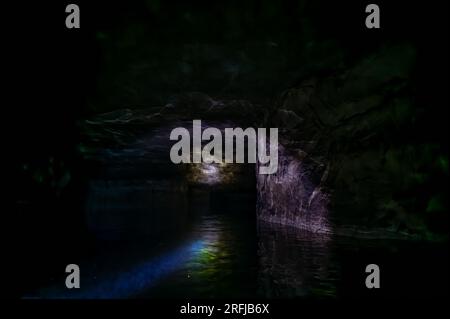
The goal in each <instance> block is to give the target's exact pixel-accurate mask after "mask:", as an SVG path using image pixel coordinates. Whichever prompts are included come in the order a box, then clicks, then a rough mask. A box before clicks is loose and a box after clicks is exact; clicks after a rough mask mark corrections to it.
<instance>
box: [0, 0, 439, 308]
mask: <svg viewBox="0 0 450 319" xmlns="http://www.w3.org/2000/svg"><path fill="white" fill-rule="evenodd" d="M78 2H79V3H80V8H82V12H83V22H82V27H81V29H80V32H71V33H68V32H67V30H65V29H64V28H63V26H61V28H60V29H58V28H54V27H53V25H54V24H55V23H56V22H55V21H56V20H57V18H56V17H59V15H57V14H56V13H57V12H58V10H59V9H60V8H59V7H52V6H51V5H50V4H42V7H39V8H36V10H37V11H39V10H41V11H42V10H47V11H49V12H52V13H55V14H54V15H52V18H51V19H48V20H46V21H44V22H43V23H39V24H36V25H37V27H36V28H35V29H33V30H32V31H29V30H27V32H25V30H22V29H20V30H18V31H19V32H21V33H23V37H22V38H21V40H20V41H24V40H26V43H27V44H26V45H25V48H24V49H22V50H20V52H19V53H18V57H19V58H20V59H21V60H22V63H21V64H20V65H18V66H17V70H16V72H15V73H14V75H13V76H12V77H11V81H12V82H18V83H20V85H19V86H20V88H21V89H20V90H19V89H18V90H17V91H13V92H12V93H13V95H15V97H16V98H15V101H16V102H15V104H14V107H13V108H12V109H13V110H12V111H11V112H12V115H11V116H8V118H9V119H11V121H12V127H13V128H12V129H11V131H10V133H9V134H11V135H13V136H14V142H13V143H12V144H13V145H12V147H11V154H13V155H12V156H13V161H14V163H15V164H14V166H13V167H14V174H15V176H17V178H16V181H15V183H14V185H13V196H12V199H13V201H14V204H13V207H14V214H15V216H17V219H18V224H19V225H20V227H17V229H18V231H17V232H16V233H15V234H13V235H11V237H12V240H13V241H17V243H18V249H17V251H18V252H19V253H16V254H17V257H16V260H18V263H17V265H18V266H17V267H16V268H17V270H18V272H20V273H22V276H23V278H22V279H21V284H20V285H17V286H16V288H15V289H16V290H17V295H18V296H19V297H20V298H25V299H28V298H33V299H34V298H43V299H46V298H49V299H53V298H56V299H59V298H62V299H65V298H69V299H70V298H73V299H105V298H106V299H108V298H113V299H115V298H133V297H137V298H158V299H159V298H163V299H164V298H230V297H233V298H254V297H258V298H339V297H375V298H378V297H380V298H383V297H397V296H407V297H424V296H442V295H445V294H448V287H444V286H440V287H437V286H436V282H437V281H442V280H444V281H445V280H447V281H448V275H446V274H447V271H446V270H445V269H447V268H448V252H447V251H446V247H447V244H448V199H447V194H446V190H447V187H448V144H447V143H448V137H447V132H444V128H446V127H447V120H448V119H447V116H448V108H446V107H444V106H445V105H447V104H446V103H445V102H448V93H447V92H448V89H447V87H448V73H447V74H444V73H443V72H442V74H440V75H439V76H438V75H436V74H435V72H436V70H441V69H442V70H443V69H446V70H448V62H447V59H446V57H447V56H448V46H447V45H448V43H447V42H445V43H444V47H443V48H442V47H441V46H440V45H442V43H440V44H439V43H437V42H434V41H433V40H432V39H431V38H429V36H428V34H430V33H432V31H433V30H442V29H444V27H445V23H444V22H443V21H441V19H432V18H431V16H432V15H431V14H430V12H428V11H431V9H424V8H422V7H421V8H418V7H415V6H412V5H409V4H407V3H406V1H400V2H398V3H396V4H392V3H388V2H387V1H382V3H381V4H380V6H381V7H383V8H384V12H386V13H385V15H384V16H383V20H382V21H383V26H384V27H383V28H382V29H381V30H370V31H371V32H367V30H365V29H363V28H362V27H361V26H360V24H361V21H363V20H361V17H360V14H359V13H358V12H364V5H365V4H362V3H361V2H358V1H349V2H348V3H347V2H346V3H345V4H343V3H339V4H333V3H327V5H326V9H324V8H323V6H324V5H323V4H319V3H316V2H315V1H307V0H298V1H294V0H286V1H274V2H270V1H259V0H253V1H249V2H248V3H242V2H241V1H227V2H226V3H221V4H218V3H210V2H207V1H194V3H193V4H187V3H185V2H183V1H174V2H173V3H172V4H170V5H169V4H168V3H166V2H161V1H156V0H147V1H131V2H130V3H128V2H127V5H125V2H123V3H122V4H113V3H109V2H108V3H107V2H106V1H98V2H96V3H95V4H93V3H92V2H87V1H78ZM443 11H445V10H443ZM39 12H40V11H39ZM358 14H359V15H358ZM400 14H401V15H402V16H409V17H411V19H412V20H413V21H423V19H422V18H421V17H422V16H423V15H425V17H426V18H424V19H425V20H426V22H427V23H425V24H421V25H420V26H417V25H416V24H413V25H411V26H408V25H406V24H400V23H397V22H396V20H395V19H396V17H398V16H399V15H400ZM26 15H27V17H28V14H26ZM340 17H345V18H340ZM29 19H30V21H34V19H36V18H33V17H32V16H30V17H29ZM443 24H444V27H443V26H442V25H443ZM422 29H425V30H427V31H430V32H423V30H422ZM372 31H374V32H372ZM441 40H442V39H441ZM18 42H19V40H17V39H14V40H13V42H12V44H13V45H14V44H17V43H18ZM31 51H32V52H33V55H32V56H29V52H31ZM29 74H31V75H29ZM44 75H45V76H44ZM25 87H26V88H27V89H26V94H24V93H23V88H25ZM24 114H26V116H24ZM195 119H201V121H202V124H203V125H204V126H205V127H207V126H211V127H217V128H219V129H221V130H223V129H225V128H232V127H242V128H247V127H252V128H258V127H265V128H270V127H276V128H279V149H278V165H279V166H278V171H277V172H276V173H275V174H272V175H261V174H258V164H249V163H244V164H241V163H232V164H225V163H224V164H216V163H213V164H205V163H199V164H195V163H192V164H179V165H175V164H174V163H172V162H171V161H170V158H169V152H170V147H171V146H172V144H173V143H172V141H170V139H169V134H170V131H171V130H172V129H173V128H175V127H186V128H189V127H191V126H192V121H193V120H195ZM36 260H39V261H40V262H39V263H36ZM374 260H375V262H377V263H379V264H380V265H381V266H382V267H383V268H385V269H388V270H387V271H386V272H385V273H384V275H383V276H384V277H383V285H385V286H384V287H386V288H385V289H384V290H383V292H382V293H380V292H378V291H373V290H372V291H370V290H367V289H366V287H365V286H364V285H363V284H361V283H364V278H365V275H366V274H365V273H364V269H365V266H366V265H367V264H370V263H373V262H374ZM70 263H77V264H79V265H80V268H81V269H82V272H83V280H82V287H83V289H78V290H67V289H66V287H65V286H64V285H61V283H63V282H64V278H65V276H66V274H65V273H64V269H65V266H66V265H67V264H70ZM31 264H33V265H34V268H33V269H34V272H32V273H30V272H27V267H28V266H29V265H31ZM418 273H420V274H426V276H417V274H418ZM411 277H415V278H416V280H415V281H414V282H411V281H410V278H411Z"/></svg>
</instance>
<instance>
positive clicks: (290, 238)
mask: <svg viewBox="0 0 450 319" xmlns="http://www.w3.org/2000/svg"><path fill="white" fill-rule="evenodd" d="M258 235H259V236H258V237H259V243H258V256H259V269H260V272H259V276H258V286H259V294H261V295H263V296H265V297H271V298H273V297H305V296H324V297H330V296H335V295H336V278H337V277H338V269H337V265H336V264H335V263H332V262H331V260H330V259H331V238H330V236H329V235H324V234H315V233H311V232H306V231H299V230H297V229H293V228H291V227H285V226H280V225H275V224H269V223H264V222H260V223H259V224H258Z"/></svg>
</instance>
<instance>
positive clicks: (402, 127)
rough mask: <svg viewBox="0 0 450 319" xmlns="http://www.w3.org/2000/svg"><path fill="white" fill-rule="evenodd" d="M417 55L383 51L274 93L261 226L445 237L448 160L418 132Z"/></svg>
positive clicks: (261, 182) (261, 185) (404, 49)
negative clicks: (274, 165)
mask: <svg viewBox="0 0 450 319" xmlns="http://www.w3.org/2000/svg"><path fill="white" fill-rule="evenodd" d="M415 56H416V52H415V50H414V49H413V48H412V47H409V46H397V47H390V48H384V49H382V50H380V51H378V52H376V53H374V54H373V55H371V56H368V57H367V58H365V59H363V60H361V61H359V62H358V63H355V64H354V65H353V66H351V67H348V68H342V69H340V70H337V71H336V72H334V73H333V74H328V75H322V76H317V77H311V78H308V79H304V80H303V81H301V82H300V83H299V84H298V85H297V86H295V87H293V88H291V89H289V90H287V91H285V92H284V93H283V94H282V96H281V97H280V99H279V102H278V103H277V105H276V107H275V108H274V109H273V110H272V112H271V113H270V114H269V116H267V118H268V119H269V120H268V121H267V122H266V125H267V126H271V127H279V130H280V144H281V147H280V152H279V157H280V163H279V170H278V172H277V173H276V174H274V175H260V176H258V178H257V189H258V216H259V218H260V219H262V220H266V221H270V222H276V223H281V224H286V225H292V226H295V227H298V228H302V229H308V230H311V231H313V232H337V233H344V234H351V235H365V236H375V237H379V236H382V237H385V236H393V237H397V236H412V235H417V236H425V237H427V238H434V236H435V235H436V234H438V233H444V230H442V229H441V228H439V226H438V225H444V224H445V222H446V221H448V218H447V217H446V216H447V215H446V214H445V203H446V202H445V195H444V194H443V193H442V187H441V186H442V184H443V183H445V176H448V160H446V158H447V157H446V155H445V154H446V153H445V150H443V149H442V148H441V147H440V146H439V144H437V143H434V142H433V138H432V137H430V135H429V134H428V135H427V132H420V131H419V130H420V128H421V127H422V126H423V127H425V126H426V125H424V123H423V121H424V119H423V118H422V117H421V114H422V113H423V109H422V108H421V106H419V105H417V104H416V102H415V101H414V100H413V96H414V90H415V89H416V88H415V87H414V83H413V82H412V80H411V79H412V78H413V76H412V74H413V70H414V69H413V67H414V61H415ZM446 218H447V219H446ZM443 227H444V226H443Z"/></svg>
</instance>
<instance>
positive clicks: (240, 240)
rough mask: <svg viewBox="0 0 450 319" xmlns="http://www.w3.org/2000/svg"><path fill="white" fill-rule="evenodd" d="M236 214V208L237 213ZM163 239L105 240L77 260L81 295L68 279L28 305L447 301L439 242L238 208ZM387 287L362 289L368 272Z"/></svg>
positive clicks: (225, 208) (200, 218)
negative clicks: (315, 228)
mask: <svg viewBox="0 0 450 319" xmlns="http://www.w3.org/2000/svg"><path fill="white" fill-rule="evenodd" d="M239 207H240V208H239ZM197 209H198V210H197V214H195V215H194V216H192V217H191V222H190V223H187V224H186V225H185V228H184V230H183V231H180V232H179V233H178V234H171V236H169V237H166V238H165V239H141V240H138V241H136V240H132V241H129V242H127V241H101V242H98V243H97V246H96V248H95V251H94V253H93V254H92V255H91V256H88V257H86V258H85V259H83V260H82V261H81V262H80V268H81V270H82V288H81V289H77V290H75V289H74V290H68V289H65V288H64V284H63V282H64V279H63V278H61V279H57V280H55V281H54V282H53V283H52V284H51V285H49V286H47V287H45V288H43V289H40V290H38V291H37V292H36V293H33V294H30V295H27V297H43V298H88V299H91V298H133V297H139V298H227V297H228V298H230V297H233V298H240V297H242V298H246V297H262V298H341V297H374V296H375V297H393V298H398V297H403V296H407V297H433V296H440V295H443V294H445V293H448V291H447V289H448V288H447V287H448V275H447V268H448V255H447V253H446V252H445V250H444V249H443V247H441V246H439V245H436V244H433V245H430V244H421V243H413V242H396V241H381V240H357V239H352V238H345V237H333V236H324V235H318V234H312V233H308V232H305V231H299V230H295V229H292V228H289V227H283V226H280V225H270V224H266V223H257V221H256V218H255V213H254V208H253V207H251V206H249V205H241V204H240V203H239V202H236V203H233V204H232V205H231V206H230V203H228V204H226V203H223V205H216V207H215V208H211V207H209V206H208V207H203V209H200V207H197ZM370 263H375V264H377V265H379V266H380V269H381V287H382V288H381V289H378V290H369V289H367V288H365V284H364V282H365V277H366V274H365V266H366V265H368V264H370Z"/></svg>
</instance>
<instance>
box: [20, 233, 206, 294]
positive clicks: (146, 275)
mask: <svg viewBox="0 0 450 319" xmlns="http://www.w3.org/2000/svg"><path fill="white" fill-rule="evenodd" d="M204 247H205V241H204V240H195V241H193V242H190V243H189V244H187V245H183V246H181V247H178V248H177V249H175V250H173V251H171V252H169V253H166V254H163V255H160V256H158V257H156V258H154V259H152V260H150V261H147V262H143V263H141V264H139V265H136V266H134V267H132V268H131V269H128V270H126V271H123V272H120V273H117V275H111V274H109V275H105V276H103V277H99V278H98V280H96V282H95V283H88V284H86V286H83V279H82V278H81V288H79V289H67V288H66V287H65V285H64V283H61V286H63V287H51V288H45V289H42V290H41V291H39V292H38V293H37V294H36V295H31V296H26V297H25V298H44V299H119V298H129V297H132V296H135V295H137V294H139V293H140V292H142V291H144V290H145V289H148V288H150V287H152V286H154V285H155V284H156V283H158V281H159V280H161V279H162V278H164V277H165V276H167V275H169V274H170V273H172V272H174V271H176V270H178V269H180V268H182V267H183V265H184V264H185V263H187V262H188V261H189V260H190V259H191V258H195V256H196V255H197V254H198V253H200V252H201V251H202V249H203V248H204ZM82 271H83V270H82V269H81V272H82Z"/></svg>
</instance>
